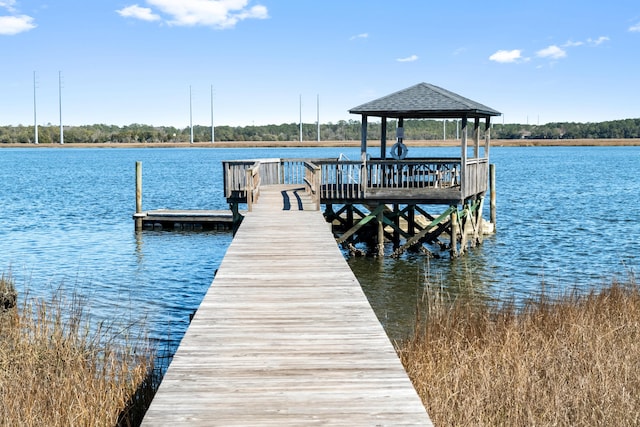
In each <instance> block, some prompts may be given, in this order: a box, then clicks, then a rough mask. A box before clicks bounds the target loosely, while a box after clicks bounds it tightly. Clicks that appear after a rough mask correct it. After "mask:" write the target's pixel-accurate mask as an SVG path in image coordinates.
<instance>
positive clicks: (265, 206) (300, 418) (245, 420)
mask: <svg viewBox="0 0 640 427" xmlns="http://www.w3.org/2000/svg"><path fill="white" fill-rule="evenodd" d="M274 190H275V189H272V188H268V187H263V189H262V196H261V198H260V201H259V202H258V203H256V204H255V205H254V209H253V211H252V212H250V213H247V215H246V217H245V219H244V221H243V223H242V225H241V226H240V229H239V230H238V232H237V234H236V236H235V237H234V239H233V241H232V243H231V245H230V246H229V249H228V250H227V254H226V255H225V258H224V260H223V261H222V263H221V265H220V268H219V269H218V272H217V274H216V277H215V279H214V281H213V283H212V285H211V287H210V288H209V291H208V292H207V294H206V296H205V297H204V299H203V301H202V303H201V305H200V308H199V309H198V311H197V312H196V314H195V316H194V318H193V320H192V323H191V325H190V327H189V329H188V330H187V332H186V334H185V336H184V338H183V339H182V342H181V344H180V346H179V348H178V350H177V352H176V354H175V357H174V359H173V361H172V363H171V365H170V366H169V369H168V371H167V373H166V375H165V377H164V379H163V381H162V384H161V385H160V388H159V390H158V393H157V394H156V396H155V398H154V400H153V402H152V404H151V407H150V408H149V410H148V412H147V414H146V416H145V419H144V421H143V425H144V426H164V425H166V426H180V425H189V426H192V425H203V426H204V425H206V426H218V425H219V426H246V425H261V426H301V425H349V426H375V425H380V426H383V425H389V426H391V425H393V426H403V425H406V426H409V425H416V426H417V425H419V426H428V425H431V421H430V420H429V417H428V415H427V413H426V410H425V409H424V406H423V405H422V403H421V401H420V399H419V397H418V395H417V393H416V392H415V390H414V389H413V386H412V385H411V382H410V381H409V379H408V377H407V375H406V373H405V371H404V369H403V368H402V365H401V363H400V361H399V359H398V357H397V355H396V353H395V350H394V348H393V346H392V345H391V343H390V342H389V339H388V338H387V336H386V334H385V332H384V330H383V328H382V326H381V325H380V323H379V321H378V320H377V318H376V316H375V314H374V312H373V310H372V309H371V307H370V305H369V303H368V302H367V298H366V296H365V295H364V293H363V292H362V289H361V287H360V285H359V283H358V281H357V279H356V277H355V276H354V275H353V273H352V272H351V270H350V269H349V267H348V265H347V263H346V261H345V260H344V257H343V256H342V254H341V252H340V250H339V249H338V246H337V245H336V243H335V240H334V238H333V235H332V234H331V232H330V230H329V227H328V226H327V224H326V223H325V221H324V218H323V217H322V215H321V214H320V212H318V211H316V210H313V211H306V210H303V211H293V210H289V211H286V210H283V195H282V192H281V191H280V190H275V191H274ZM286 191H290V190H286ZM309 205H311V206H313V201H312V200H311V199H310V198H309Z"/></svg>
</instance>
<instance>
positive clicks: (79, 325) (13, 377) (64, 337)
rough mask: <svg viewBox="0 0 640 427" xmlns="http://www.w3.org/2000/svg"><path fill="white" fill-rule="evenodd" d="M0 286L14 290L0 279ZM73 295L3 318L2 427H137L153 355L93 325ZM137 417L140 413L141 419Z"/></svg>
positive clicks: (0, 360) (8, 312) (0, 355)
mask: <svg viewBox="0 0 640 427" xmlns="http://www.w3.org/2000/svg"><path fill="white" fill-rule="evenodd" d="M0 289H13V284H12V283H11V280H10V279H9V278H6V277H4V276H2V278H0ZM82 306H83V303H82V301H81V300H80V299H78V298H72V300H71V301H68V302H67V301H64V300H63V299H62V298H60V296H56V297H54V298H53V300H52V301H49V302H43V301H32V302H30V303H25V304H23V305H22V306H21V307H18V308H16V307H14V308H10V309H8V310H6V311H5V313H4V314H3V315H2V317H1V318H0V402H2V405H0V423H1V425H6V426H14V425H21V426H45V425H46V426H72V425H77V426H83V425H87V426H89V425H90V426H115V425H118V424H120V425H130V424H135V423H136V421H135V418H136V416H135V414H132V411H133V410H134V409H133V408H134V407H135V402H136V401H137V400H140V399H141V397H140V391H139V390H140V388H141V386H144V384H145V382H148V381H149V373H150V372H152V369H153V366H152V355H151V352H150V351H149V349H148V348H146V347H145V346H144V345H139V344H131V343H127V342H126V341H125V342H123V341H121V338H120V337H118V340H116V339H113V338H112V337H113V336H115V332H118V333H120V332H122V331H113V330H111V329H110V328H109V327H107V326H105V325H90V322H89V321H88V318H87V316H85V314H84V313H83V310H82ZM138 417H139V416H138Z"/></svg>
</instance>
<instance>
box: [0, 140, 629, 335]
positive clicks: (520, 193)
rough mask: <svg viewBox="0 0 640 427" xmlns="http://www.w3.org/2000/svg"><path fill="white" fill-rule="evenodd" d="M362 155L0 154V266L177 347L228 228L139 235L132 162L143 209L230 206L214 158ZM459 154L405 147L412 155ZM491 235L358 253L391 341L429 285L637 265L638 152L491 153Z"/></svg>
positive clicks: (454, 287)
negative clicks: (469, 245)
mask: <svg viewBox="0 0 640 427" xmlns="http://www.w3.org/2000/svg"><path fill="white" fill-rule="evenodd" d="M340 153H346V154H347V155H348V156H349V157H351V158H359V154H358V149H357V148H355V149H340V148H331V149H315V148H314V149H311V148H308V149H302V148H300V149H295V148H294V149H198V148H187V149H133V148H127V149H93V148H87V149H70V148H64V149H61V148H37V149H35V148H28V149H2V150H0V181H1V182H2V190H1V192H0V212H1V214H2V218H3V223H2V227H0V272H5V273H6V272H9V271H10V272H11V274H12V276H13V277H14V279H15V280H16V284H17V286H18V289H19V290H20V291H21V294H23V295H24V293H25V292H26V291H28V292H29V294H31V295H35V296H46V295H48V294H50V293H51V292H53V291H54V290H55V289H57V288H59V287H61V286H62V287H63V288H64V289H65V291H64V292H67V291H68V292H71V291H74V292H76V293H78V294H80V295H81V296H82V297H84V298H85V299H86V300H87V302H88V304H89V307H90V311H91V313H92V315H93V316H95V317H97V318H106V319H118V320H119V321H122V322H123V323H125V324H128V323H134V324H144V325H145V326H144V327H145V328H146V329H148V330H149V334H150V336H151V338H152V339H154V340H158V341H159V342H161V343H169V344H170V345H172V346H174V345H175V344H176V343H177V342H178V341H179V340H180V338H181V336H182V334H183V333H184V330H185V328H186V327H187V325H188V320H189V314H191V313H192V312H193V311H194V310H195V309H196V308H197V307H198V305H199V302H200V300H201V298H202V296H203V295H204V293H205V292H206V290H207V288H208V287H209V285H210V283H211V281H212V279H213V275H214V272H215V270H216V268H217V267H218V265H219V263H220V261H221V260H222V257H223V256H224V253H225V250H226V248H227V246H228V244H229V242H230V240H231V235H230V234H229V233H226V232H206V233H186V234H184V233H179V232H150V231H145V232H143V233H138V234H136V233H135V232H134V231H133V220H132V219H131V215H132V213H133V211H134V209H135V169H134V165H135V161H137V160H140V161H142V162H143V186H144V189H143V194H144V195H143V206H144V208H145V209H157V208H163V207H165V208H184V209H226V208H227V205H226V202H225V200H224V198H223V193H222V168H221V161H222V160H225V159H244V158H266V157H338V155H339V154H340ZM456 154H457V150H455V149H443V148H431V149H428V148H421V149H412V150H411V153H410V155H412V156H413V155H415V156H447V155H456ZM491 154H492V163H495V164H496V169H497V190H496V194H497V196H498V213H497V214H498V233H497V234H496V235H495V236H492V237H489V238H487V239H486V240H485V242H484V244H483V245H482V246H481V247H479V248H477V249H475V250H473V251H472V253H471V254H469V255H468V256H465V257H463V258H461V259H459V260H455V261H449V260H447V259H442V260H437V259H433V260H429V261H427V260H426V259H425V258H424V257H422V256H418V255H407V256H405V257H404V258H402V259H399V260H390V259H384V260H377V259H367V258H353V259H350V260H349V263H350V265H351V267H352V268H353V270H354V271H355V272H356V275H357V276H358V278H359V279H360V281H361V283H362V285H363V288H364V289H365V292H366V293H367V296H368V297H369V299H370V301H371V303H372V305H373V306H374V308H375V310H376V312H377V314H378V316H379V317H380V319H381V321H382V322H383V324H384V325H385V327H386V328H387V331H388V333H389V334H390V335H391V336H392V337H401V336H404V335H406V333H407V331H408V330H410V328H411V321H412V320H413V318H414V313H415V307H416V302H417V301H418V299H419V297H420V295H422V292H423V289H424V283H425V280H426V279H428V280H429V281H430V282H432V283H436V284H438V286H442V287H444V288H446V289H447V290H448V291H450V292H452V293H453V294H459V293H463V294H471V295H477V296H478V297H486V298H505V297H507V298H508V297H511V296H513V295H515V296H516V297H518V298H519V297H525V296H527V295H529V294H531V293H532V292H535V291H537V290H538V289H539V288H540V285H541V283H543V282H544V283H545V284H546V285H547V286H550V287H554V288H559V289H562V288H566V287H573V286H577V287H583V288H587V287H590V286H593V285H598V284H601V283H603V282H606V281H609V280H610V279H611V278H612V277H618V278H624V277H626V275H627V274H628V273H629V272H634V271H637V269H638V267H639V266H640V261H639V255H638V253H639V250H640V224H639V220H640V213H639V212H638V210H637V208H636V207H635V205H636V204H637V198H638V195H639V193H640V191H639V188H640V176H639V175H638V164H640V147H606V148H599V147H572V148H555V147H545V148H541V147H536V148H534V147H531V148H524V147H523V148H501V147H497V148H493V149H492V153H491Z"/></svg>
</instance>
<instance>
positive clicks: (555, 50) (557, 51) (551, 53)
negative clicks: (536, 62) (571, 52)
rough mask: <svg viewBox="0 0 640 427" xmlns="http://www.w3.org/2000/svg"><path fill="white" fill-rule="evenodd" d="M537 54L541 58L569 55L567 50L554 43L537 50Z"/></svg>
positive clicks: (556, 57)
mask: <svg viewBox="0 0 640 427" xmlns="http://www.w3.org/2000/svg"><path fill="white" fill-rule="evenodd" d="M536 55H538V56H539V57H540V58H551V59H560V58H565V57H566V56H567V51H565V50H563V49H562V48H559V47H558V46H556V45H554V44H553V45H551V46H549V47H545V48H544V49H541V50H539V51H537V52H536Z"/></svg>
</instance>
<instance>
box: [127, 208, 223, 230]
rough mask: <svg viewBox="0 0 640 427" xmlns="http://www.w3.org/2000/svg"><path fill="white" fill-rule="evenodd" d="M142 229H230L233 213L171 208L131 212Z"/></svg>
mask: <svg viewBox="0 0 640 427" xmlns="http://www.w3.org/2000/svg"><path fill="white" fill-rule="evenodd" d="M133 219H134V220H136V221H139V222H140V227H141V229H142V230H156V231H161V230H173V231H206V230H232V229H233V225H234V218H233V213H232V212H231V211H230V210H226V211H224V210H186V209H181V210H172V209H156V210H151V211H142V212H137V213H135V214H133Z"/></svg>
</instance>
